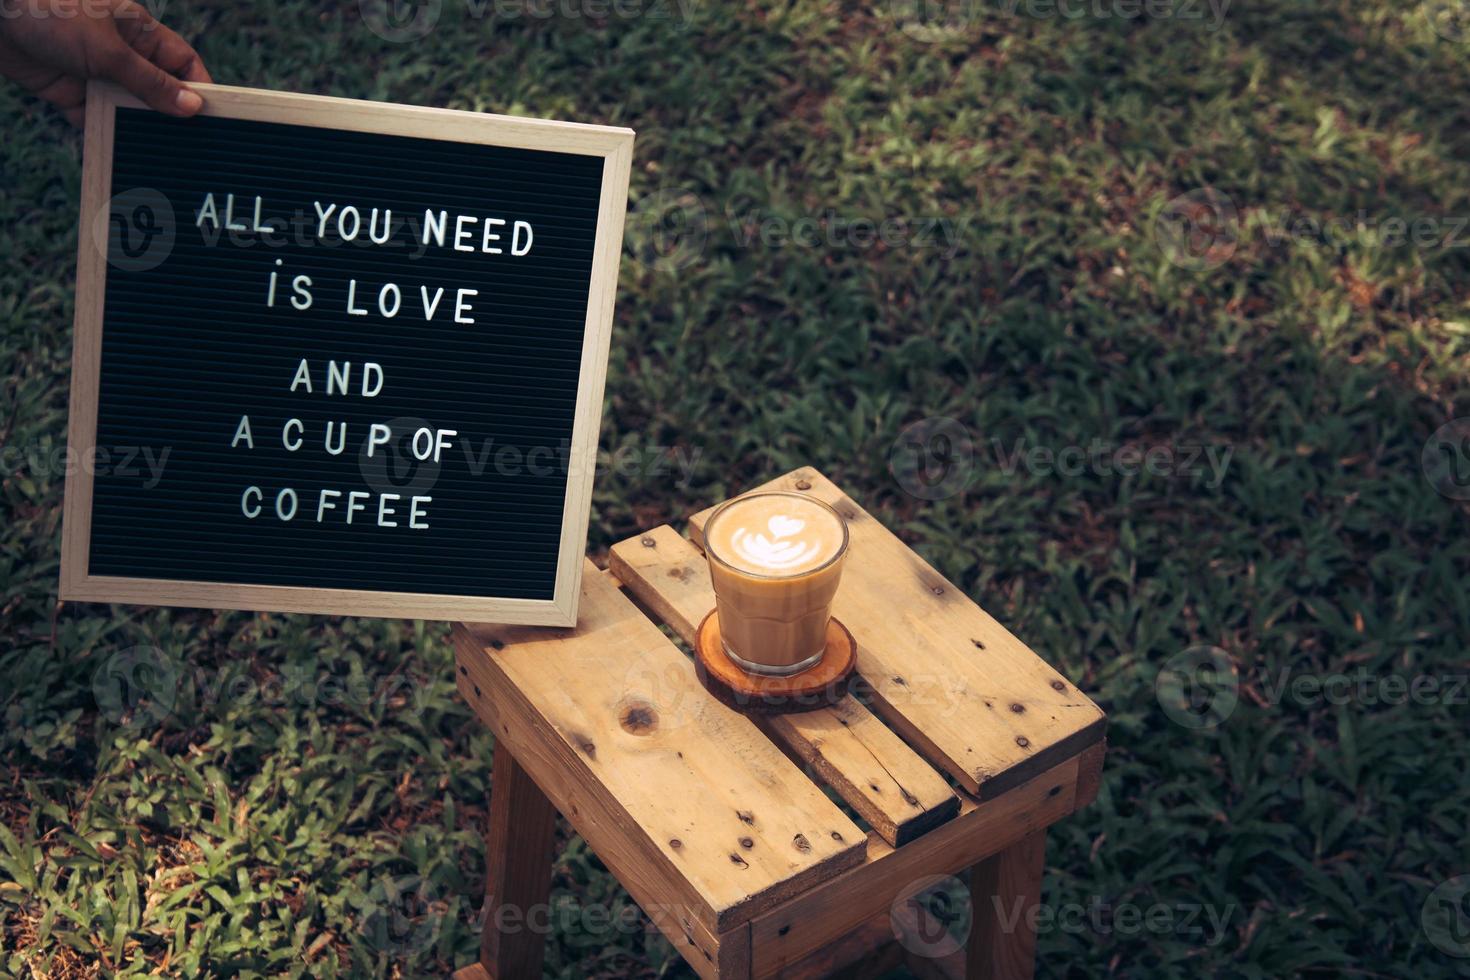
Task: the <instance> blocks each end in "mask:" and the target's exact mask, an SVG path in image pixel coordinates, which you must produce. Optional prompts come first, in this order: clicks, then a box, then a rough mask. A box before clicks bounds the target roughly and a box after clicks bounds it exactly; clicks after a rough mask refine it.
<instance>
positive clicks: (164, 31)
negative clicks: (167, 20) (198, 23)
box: [113, 4, 214, 82]
mask: <svg viewBox="0 0 1470 980" xmlns="http://www.w3.org/2000/svg"><path fill="white" fill-rule="evenodd" d="M113 16H114V17H115V18H117V27H118V33H119V34H121V35H122V38H123V40H124V41H127V42H128V44H129V45H130V46H131V47H132V49H133V50H134V51H136V52H138V53H139V54H140V55H142V56H143V57H145V58H147V59H148V60H149V61H151V62H153V63H154V64H155V65H157V66H158V67H160V68H162V69H163V70H164V71H166V72H168V73H169V74H170V75H174V76H176V77H178V78H182V79H184V80H185V81H188V82H212V81H214V79H212V78H210V77H209V70H208V69H206V68H205V67H204V60H203V59H202V58H200V57H199V52H197V51H195V50H194V48H193V46H192V45H190V44H189V42H188V41H185V40H184V39H183V38H182V37H180V36H179V35H178V33H177V32H175V31H173V30H172V29H170V28H168V27H165V26H164V25H163V24H160V23H159V22H158V21H157V20H155V19H154V18H153V15H152V14H150V13H149V12H148V10H147V8H145V7H142V6H140V5H138V4H123V5H121V6H119V7H118V9H117V11H116V12H115V13H114V14H113Z"/></svg>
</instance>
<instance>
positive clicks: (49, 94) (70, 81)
mask: <svg viewBox="0 0 1470 980" xmlns="http://www.w3.org/2000/svg"><path fill="white" fill-rule="evenodd" d="M36 95H37V96H39V97H40V98H42V99H45V100H46V101H47V102H49V103H51V104H52V105H54V106H55V107H56V108H57V109H58V110H60V112H61V114H62V115H63V116H65V117H66V121H67V122H69V123H71V124H72V125H73V126H76V127H78V128H80V127H81V125H82V110H83V109H84V108H85V107H86V104H87V83H86V82H84V81H82V80H81V79H80V78H73V77H71V76H70V75H61V76H58V77H57V78H56V80H55V81H53V82H51V84H49V85H47V86H45V87H44V88H39V89H36Z"/></svg>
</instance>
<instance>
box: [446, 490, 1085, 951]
mask: <svg viewBox="0 0 1470 980" xmlns="http://www.w3.org/2000/svg"><path fill="white" fill-rule="evenodd" d="M767 486H768V487H770V488H784V489H796V490H800V491H803V492H806V493H810V494H812V495H813V496H816V497H818V498H820V499H822V500H825V501H827V502H828V503H830V504H832V505H833V506H834V507H836V508H837V509H838V511H840V512H841V513H842V514H843V515H844V516H845V517H846V518H847V520H848V522H849V525H850V527H851V535H852V552H851V555H850V557H849V560H848V565H847V568H846V569H845V571H844V573H843V580H842V587H841V590H840V591H839V593H838V596H837V602H836V607H835V610H834V613H835V615H836V616H837V617H838V618H839V619H841V620H842V621H843V622H844V623H846V624H847V626H848V627H849V628H850V629H851V630H852V632H853V634H854V636H855V637H856V638H857V642H858V646H859V650H858V667H857V669H858V673H859V675H860V677H861V683H860V684H859V685H858V688H857V689H856V690H855V691H854V694H852V695H848V696H846V697H845V698H844V699H843V700H842V701H841V702H840V703H839V704H837V705H836V706H835V707H833V708H830V709H821V710H817V711H811V712H806V713H802V714H793V715H783V716H775V717H769V718H764V719H759V720H756V719H752V718H749V717H747V716H745V715H742V714H739V713H737V712H735V711H733V710H731V709H729V708H726V707H725V706H723V705H721V704H720V703H719V702H717V701H716V700H715V699H714V698H712V697H711V696H710V695H709V694H708V693H706V692H705V690H704V689H703V688H702V687H701V686H700V684H699V681H698V680H697V679H696V676H695V672H694V667H693V664H692V662H691V660H690V659H689V658H688V657H687V656H686V655H685V653H683V652H681V650H680V649H679V647H678V646H676V645H675V644H674V643H673V642H671V641H670V640H669V638H668V637H667V636H666V635H665V634H664V633H663V631H662V630H660V628H659V626H658V625H657V624H658V623H663V624H665V625H667V626H668V627H669V628H670V629H671V630H672V631H673V632H674V633H675V634H676V635H677V636H679V637H680V638H681V639H682V640H683V641H684V642H685V643H686V644H687V643H689V642H691V641H692V638H693V635H694V631H695V628H696V627H697V626H698V624H699V621H700V619H701V617H703V616H704V614H705V613H706V612H707V611H708V610H709V609H710V608H711V607H712V606H713V605H714V594H713V592H712V591H711V588H710V581H709V572H708V570H707V568H706V567H705V561H704V558H703V556H702V554H701V552H700V550H699V548H698V543H699V541H700V540H701V538H700V532H701V529H702V527H703V525H704V520H705V518H706V517H707V516H708V514H709V513H710V511H704V512H703V513H701V514H697V515H695V516H694V517H693V518H691V519H690V526H689V532H690V536H691V537H692V538H693V541H694V543H690V541H688V540H685V539H684V538H683V537H681V536H680V535H679V534H678V532H676V531H675V530H674V529H673V528H671V527H668V526H663V527H658V528H654V529H653V530H651V531H648V532H647V533H645V534H642V535H639V536H637V537H634V538H629V539H628V540H626V541H623V542H621V543H620V544H617V545H615V546H614V547H613V549H612V556H611V560H610V567H609V569H608V570H607V571H606V572H603V571H600V570H598V569H596V568H595V567H593V566H591V565H590V563H589V566H588V567H587V569H586V574H585V576H584V581H583V585H582V600H581V613H580V618H579V622H578V624H577V626H576V627H575V628H574V629H567V630H549V629H544V628H543V629H533V628H528V627H500V626H482V625H471V624H461V625H458V626H456V627H455V630H454V646H455V657H456V660H457V661H458V681H459V689H460V692H461V693H462V694H463V695H464V697H465V699H466V700H467V701H468V702H469V703H470V705H471V706H473V708H474V710H475V712H476V713H477V714H478V715H479V717H480V718H481V719H483V721H484V722H485V724H486V725H488V726H490V728H491V729H492V730H493V731H494V733H495V737H496V743H495V759H494V776H493V778H494V792H493V793H492V794H491V797H490V810H491V813H490V827H489V835H488V863H489V875H488V881H487V887H486V906H485V908H486V919H485V929H484V932H483V940H482V947H481V958H480V962H479V963H478V964H476V965H474V966H470V967H467V968H465V969H463V970H460V971H459V972H458V973H457V974H456V975H455V976H456V978H457V980H486V978H495V980H519V978H523V977H538V976H540V975H541V956H542V948H543V942H544V932H545V930H544V929H543V930H540V931H538V930H535V929H530V928H524V927H522V926H521V925H520V923H521V921H522V918H523V916H524V915H525V910H528V909H533V908H535V907H537V906H542V905H543V903H545V902H546V901H547V898H548V895H549V891H550V886H551V880H550V879H551V872H550V865H551V862H552V860H553V858H554V855H553V853H552V846H553V822H554V819H555V813H556V811H558V810H559V811H560V812H561V813H562V815H563V816H565V817H566V819H567V821H568V822H569V823H570V824H571V825H572V827H573V828H575V829H576V831H577V832H578V833H579V834H581V835H582V837H583V838H585V839H586V841H587V843H588V844H589V845H590V846H591V847H592V849H593V850H595V851H596V852H597V855H598V856H599V857H600V858H601V859H602V861H603V862H604V863H605V864H606V865H607V866H608V868H610V869H611V870H612V871H613V873H614V874H616V875H617V877H618V880H619V881H620V882H622V884H623V886H624V887H625V888H627V890H628V892H629V893H630V894H631V895H632V896H633V898H634V899H635V900H636V901H637V902H638V904H639V905H640V906H641V907H642V908H643V910H644V911H645V912H646V913H647V914H648V915H649V917H650V918H651V919H652V921H653V922H654V924H655V925H656V926H657V927H658V928H659V929H660V930H661V931H662V932H663V933H664V935H666V936H667V937H668V938H669V940H670V941H671V942H672V943H673V944H674V945H675V946H676V947H677V948H678V949H679V951H680V952H681V953H682V954H683V955H684V957H685V959H687V960H688V961H689V963H690V964H691V965H692V966H693V968H694V970H695V971H696V972H697V973H699V975H700V976H702V977H722V978H724V977H742V978H745V977H772V976H781V977H798V976H801V977H807V976H821V975H826V974H828V973H829V972H831V971H834V970H836V969H839V968H842V967H844V966H845V965H847V964H848V963H849V962H852V961H857V962H859V963H860V964H866V965H868V966H870V967H873V968H877V967H881V966H892V965H893V964H894V963H895V962H897V961H898V957H899V956H903V955H906V956H907V958H908V960H909V964H910V967H911V968H912V969H915V970H916V971H917V972H920V973H921V974H923V973H928V974H931V975H939V976H946V975H951V976H953V975H962V976H967V977H1029V976H1030V975H1031V971H1032V965H1033V960H1034V952H1035V936H1034V934H1032V933H1031V932H1030V930H1029V929H1028V928H1027V925H1026V916H1025V915H1022V916H1020V918H1019V924H1017V919H1016V917H1015V914H1014V913H1015V910H1016V909H1018V908H1025V907H1029V906H1030V905H1032V904H1034V903H1035V902H1036V901H1038V900H1039V893H1040V887H1041V875H1042V871H1043V860H1044V858H1043V852H1044V847H1045V835H1046V828H1047V827H1048V826H1049V825H1051V824H1052V823H1054V822H1056V821H1057V820H1060V819H1061V818H1062V817H1065V816H1066V815H1067V814H1069V813H1072V812H1073V811H1074V810H1076V809H1078V808H1080V807H1082V806H1085V805H1086V804H1088V803H1089V802H1091V801H1092V799H1093V798H1094V797H1095V796H1096V794H1097V789H1098V782H1099V778H1100V773H1101V769H1102V761H1103V752H1104V742H1103V733H1104V727H1105V724H1106V717H1105V716H1104V714H1103V712H1102V711H1101V710H1100V709H1099V708H1098V707H1097V705H1095V704H1093V703H1092V701H1091V700H1089V699H1088V698H1087V696H1086V695H1085V694H1083V693H1082V692H1081V691H1079V690H1078V689H1077V688H1076V687H1075V686H1073V684H1072V683H1071V682H1070V681H1068V680H1067V679H1066V678H1064V677H1063V676H1062V675H1061V674H1059V673H1057V672H1056V671H1055V670H1053V669H1052V668H1051V667H1050V666H1049V665H1048V664H1047V663H1046V662H1045V661H1044V660H1042V659H1041V658H1040V657H1038V656H1037V655H1036V654H1034V653H1032V652H1031V650H1029V649H1028V648H1027V647H1026V645H1025V644H1023V643H1022V642H1021V641H1020V640H1018V639H1016V637H1014V636H1012V635H1011V633H1009V632H1008V631H1007V630H1006V629H1005V627H1003V626H1001V625H1000V624H999V623H997V622H996V621H995V620H994V619H992V618H991V617H990V616H989V615H987V614H986V613H985V611H984V610H982V609H981V608H980V607H979V606H977V605H976V604H975V603H974V602H972V601H970V599H969V598H968V597H967V596H966V595H965V594H964V592H963V591H961V590H960V589H957V588H956V587H955V586H953V585H952V584H950V583H949V582H948V581H946V580H945V579H944V578H943V577H942V576H941V575H940V574H939V573H938V572H936V571H934V569H933V568H931V567H930V566H929V565H928V564H927V563H925V562H924V561H923V560H922V559H921V558H919V556H918V555H916V554H915V553H914V552H913V551H911V550H910V549H909V548H908V547H906V546H905V545H904V544H903V543H902V542H901V541H899V539H898V538H897V537H895V536H894V535H893V534H892V533H891V532H890V531H889V530H888V529H887V528H885V527H883V525H882V524H880V523H878V521H876V520H874V519H873V517H871V516H870V515H869V514H867V513H866V512H865V511H864V510H863V509H862V508H861V507H859V506H858V505H857V504H856V503H854V502H853V501H852V500H851V499H850V498H848V497H847V496H846V495H845V494H843V492H842V491H841V490H839V489H838V488H837V487H836V486H835V485H833V484H832V483H831V482H829V481H828V480H827V479H826V478H825V477H823V476H822V475H821V474H820V473H818V472H817V471H816V470H813V469H810V468H803V469H799V470H796V471H795V472H792V473H789V474H787V475H786V476H784V477H781V478H780V479H778V480H775V481H773V482H772V483H770V484H768V485H767ZM712 509H713V508H711V510H712ZM854 695H855V696H854ZM824 785H825V786H826V787H828V788H830V790H831V791H832V792H833V793H835V795H836V797H837V798H839V799H840V800H841V801H842V802H843V803H844V804H845V807H844V806H841V805H839V804H838V803H836V802H834V800H833V799H832V798H830V797H829V796H828V794H827V793H826V792H824V790H823V786H824ZM859 821H861V825H860V824H859ZM867 828H871V829H867ZM965 869H969V888H970V893H971V901H972V909H973V916H974V918H973V926H972V928H971V930H970V935H969V939H968V948H967V949H962V950H959V951H958V953H957V954H956V955H955V956H952V957H951V958H950V960H948V961H946V960H942V959H933V958H926V957H915V956H913V955H912V953H907V954H905V952H904V950H903V948H902V947H894V946H893V940H894V938H895V935H896V934H901V933H903V932H904V929H905V928H906V923H905V919H904V915H903V913H902V908H903V906H902V903H899V904H898V906H895V902H896V900H899V899H902V898H903V897H904V896H905V895H906V894H907V893H909V892H912V891H913V890H915V889H916V888H919V887H922V886H923V885H924V884H925V879H926V877H928V876H934V875H945V874H955V873H962V872H963V871H964V870H965ZM997 897H998V898H999V899H1000V901H998V902H997V901H994V899H995V898H997ZM895 907H896V908H898V909H899V911H897V912H895V911H894V909H895ZM506 923H509V927H506V928H501V927H499V925H498V924H502V925H503V924H506ZM907 925H909V926H911V925H913V923H911V922H910V923H907ZM907 945H908V946H910V947H912V946H913V945H914V944H913V943H908V944H907ZM895 949H897V952H896V953H895V952H894V950H895ZM961 960H963V961H964V962H958V961H961Z"/></svg>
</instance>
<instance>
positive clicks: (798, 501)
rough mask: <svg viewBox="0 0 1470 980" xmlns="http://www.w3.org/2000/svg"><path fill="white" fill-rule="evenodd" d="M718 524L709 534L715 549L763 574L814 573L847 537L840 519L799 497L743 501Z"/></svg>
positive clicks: (760, 497)
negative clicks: (812, 571) (812, 570)
mask: <svg viewBox="0 0 1470 980" xmlns="http://www.w3.org/2000/svg"><path fill="white" fill-rule="evenodd" d="M715 523H716V527H714V528H712V529H711V533H710V535H709V543H710V544H711V545H712V546H713V547H714V549H715V553H716V554H717V555H718V556H719V557H720V558H723V559H724V560H725V561H727V562H729V563H730V564H732V565H735V566H737V567H739V568H741V569H743V570H745V571H749V572H754V573H756V574H758V575H761V574H774V575H781V574H792V573H797V572H803V571H809V570H811V569H813V568H816V567H818V566H819V565H822V564H823V563H824V562H826V561H828V560H829V559H831V558H832V557H833V556H834V555H836V554H837V552H838V551H840V550H841V549H842V543H843V539H844V534H843V528H842V524H841V522H840V521H839V519H838V518H836V517H834V516H833V515H832V514H831V513H829V512H828V511H827V510H825V509H824V508H822V507H821V506H819V505H817V504H814V503H812V502H810V501H807V500H804V499H802V498H801V497H793V496H780V495H770V496H756V497H751V498H749V499H746V500H741V501H737V502H736V503H733V504H731V505H730V507H729V508H728V509H727V510H726V511H725V512H724V513H722V514H720V516H719V519H718V520H717V521H716V522H715Z"/></svg>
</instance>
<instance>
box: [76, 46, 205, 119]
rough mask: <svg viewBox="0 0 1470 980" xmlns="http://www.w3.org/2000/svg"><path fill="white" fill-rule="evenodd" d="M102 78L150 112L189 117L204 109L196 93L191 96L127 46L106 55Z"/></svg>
mask: <svg viewBox="0 0 1470 980" xmlns="http://www.w3.org/2000/svg"><path fill="white" fill-rule="evenodd" d="M101 68H102V75H103V76H104V77H105V78H109V79H111V80H112V81H114V82H116V83H117V84H119V85H121V86H122V87H123V88H125V89H127V90H128V91H129V92H131V93H133V94H134V95H136V96H137V97H138V98H140V99H142V100H143V101H144V102H146V103H147V104H148V107H149V108H151V109H157V110H158V111H159V112H166V113H168V114H169V115H171V116H192V115H194V113H196V112H198V111H199V109H200V108H201V107H202V106H203V105H204V100H203V99H202V98H200V96H199V93H198V92H191V91H189V89H188V88H186V87H185V86H184V83H183V82H181V81H179V80H178V79H177V78H175V77H174V76H172V75H170V74H169V73H168V72H166V71H164V70H163V69H162V68H160V67H158V66H157V65H155V64H154V63H153V62H151V61H149V60H148V59H147V58H145V57H143V56H142V55H141V54H139V53H138V52H136V51H134V50H133V49H132V48H130V47H128V46H127V45H126V44H121V43H119V44H118V46H117V47H116V48H114V49H112V50H111V51H109V52H108V54H107V56H106V57H105V58H104V59H103V63H102V65H101Z"/></svg>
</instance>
